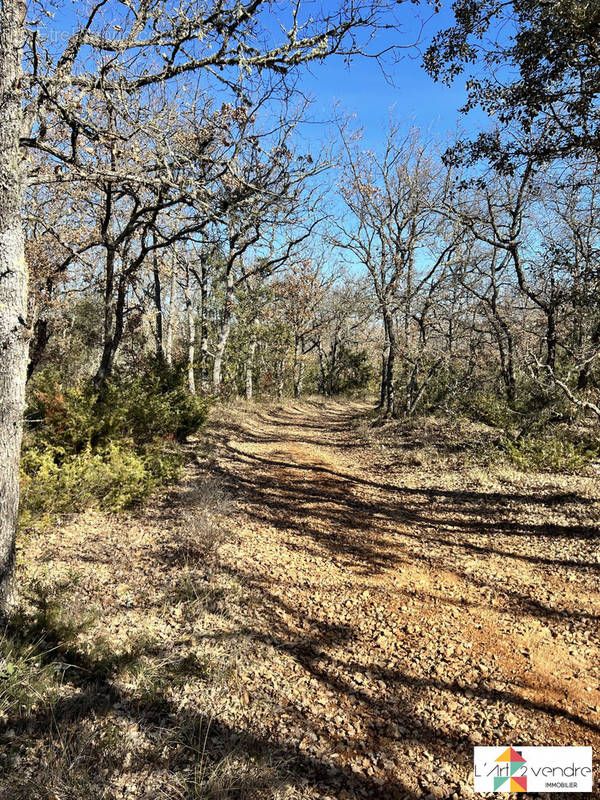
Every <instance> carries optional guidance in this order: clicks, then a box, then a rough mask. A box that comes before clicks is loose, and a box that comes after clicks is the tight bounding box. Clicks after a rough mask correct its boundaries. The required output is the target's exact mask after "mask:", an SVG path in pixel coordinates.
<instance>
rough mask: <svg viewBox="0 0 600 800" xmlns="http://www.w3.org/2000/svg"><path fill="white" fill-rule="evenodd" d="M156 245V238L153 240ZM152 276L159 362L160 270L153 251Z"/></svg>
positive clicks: (161, 355)
mask: <svg viewBox="0 0 600 800" xmlns="http://www.w3.org/2000/svg"><path fill="white" fill-rule="evenodd" d="M154 241H155V243H156V237H155V239H154ZM152 275H153V277H154V319H155V325H156V329H155V333H154V335H155V337H156V357H157V359H158V360H159V361H160V362H163V361H164V360H165V348H164V334H163V307H162V290H161V285H160V269H159V266H158V252H157V251H156V250H155V251H154V253H153V256H152Z"/></svg>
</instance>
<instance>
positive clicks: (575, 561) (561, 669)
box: [218, 402, 600, 798]
mask: <svg viewBox="0 0 600 800" xmlns="http://www.w3.org/2000/svg"><path fill="white" fill-rule="evenodd" d="M363 414H364V408H361V407H359V406H356V405H355V406H352V405H348V404H344V405H338V404H336V403H335V402H327V403H322V402H317V403H312V404H310V403H302V404H300V405H297V406H291V407H289V408H286V409H278V410H274V411H271V412H263V413H260V412H259V413H256V414H254V415H250V416H247V417H245V418H244V417H242V418H241V427H240V429H239V430H237V431H236V430H231V431H229V434H228V436H227V440H226V442H224V445H223V448H222V450H221V452H220V454H219V457H218V468H219V471H220V473H221V476H222V477H223V479H224V481H225V483H226V485H227V486H228V488H229V490H230V491H231V493H232V495H233V496H234V497H235V498H236V508H237V516H236V524H235V530H236V534H235V540H234V541H233V542H231V543H230V544H229V546H228V548H227V551H226V563H227V564H228V565H229V568H230V569H231V570H232V571H234V572H235V573H236V574H237V576H238V577H239V578H240V580H241V581H242V583H243V584H244V585H251V586H252V587H254V589H255V590H256V593H257V595H258V596H259V597H260V602H259V604H258V605H257V606H256V607H255V609H254V612H253V613H252V614H249V615H248V618H247V620H246V625H245V626H244V627H243V628H242V629H241V630H237V631H236V632H235V634H234V635H235V636H239V637H243V638H245V639H246V640H248V639H250V640H254V641H260V642H263V643H264V644H265V645H267V646H268V652H266V653H265V654H264V656H265V660H264V662H263V663H260V662H258V663H254V664H249V665H248V670H247V673H246V674H245V675H244V680H245V681H246V690H247V697H248V698H249V707H248V710H247V724H248V725H249V726H250V728H251V729H252V727H253V726H256V728H255V729H260V730H261V733H262V734H263V735H264V736H267V737H269V739H270V740H271V741H274V742H279V743H280V744H281V745H282V746H283V747H286V748H291V749H294V747H297V748H298V751H299V753H300V761H301V763H302V764H303V765H304V767H305V769H306V775H305V777H306V779H307V785H308V786H309V787H310V792H309V794H310V796H314V797H320V798H324V797H330V796H332V797H339V798H345V797H354V796H361V797H369V798H379V797H382V798H383V797H391V798H402V797H421V796H427V795H429V794H431V795H432V796H433V797H440V798H452V797H457V796H469V795H470V794H471V790H470V786H471V778H470V770H471V767H472V747H473V745H475V744H489V745H496V744H513V745H514V744H540V745H542V744H544V745H559V744H561V745H567V744H568V745H573V744H581V745H583V744H592V745H594V751H595V753H596V754H598V753H600V747H598V745H600V736H599V731H600V728H599V723H600V713H599V712H600V691H599V690H600V679H599V676H600V658H599V655H600V650H599V639H598V635H599V633H600V631H599V628H598V616H599V613H600V594H599V588H600V586H599V571H600V564H599V560H600V557H599V550H598V525H597V522H598V505H597V503H595V502H594V497H593V494H594V491H595V489H596V488H597V487H596V486H595V484H594V481H590V480H587V481H586V480H583V479H581V480H580V481H579V482H577V481H576V480H574V479H570V481H569V482H568V488H566V487H565V480H564V479H560V478H555V479H551V478H548V477H545V476H542V477H540V476H538V478H537V479H536V478H531V479H527V480H525V479H523V480H522V483H521V485H518V484H517V483H515V482H513V483H512V485H497V486H496V485H494V484H493V483H491V485H487V486H481V485H480V484H481V480H480V479H479V480H477V479H475V480H474V479H473V477H472V475H471V476H470V475H469V473H468V471H467V470H463V471H462V474H461V473H458V472H455V471H453V472H451V473H450V474H448V473H446V474H444V473H443V472H438V473H436V472H435V471H434V472H427V470H424V469H423V468H422V466H421V465H419V464H417V465H411V464H410V463H409V465H408V466H405V465H402V464H400V466H398V460H397V456H398V453H397V450H394V449H393V448H392V449H390V448H389V447H385V446H382V445H381V443H379V444H378V443H377V440H375V441H374V442H372V443H371V444H370V445H369V444H366V443H365V440H364V438H363V437H362V436H361V435H360V432H359V431H360V427H359V431H358V432H357V430H356V425H355V423H356V420H357V419H359V418H360V416H361V415H363ZM401 445H402V442H400V443H399V446H400V447H401ZM405 446H406V447H408V448H409V449H410V447H411V443H410V441H408V442H407V443H405ZM409 462H410V459H409ZM302 772H304V769H301V773H302ZM554 796H556V795H554Z"/></svg>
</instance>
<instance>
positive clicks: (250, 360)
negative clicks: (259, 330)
mask: <svg viewBox="0 0 600 800" xmlns="http://www.w3.org/2000/svg"><path fill="white" fill-rule="evenodd" d="M255 353H256V336H255V335H254V334H253V336H252V339H251V340H250V344H249V346H248V357H247V358H246V376H245V377H246V400H252V394H253V386H252V378H253V370H254V354H255Z"/></svg>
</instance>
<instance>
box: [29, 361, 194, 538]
mask: <svg viewBox="0 0 600 800" xmlns="http://www.w3.org/2000/svg"><path fill="white" fill-rule="evenodd" d="M207 413H208V401H207V400H206V399H205V398H198V397H195V396H192V395H190V394H189V393H188V392H187V391H186V389H185V384H184V376H183V373H182V371H181V370H179V369H166V368H162V367H158V368H154V369H149V370H147V371H146V372H144V373H142V374H140V375H135V376H129V375H117V376H116V377H115V378H114V379H113V380H111V381H109V382H108V383H107V384H106V386H104V387H103V388H102V390H101V391H98V390H97V389H96V388H95V387H94V386H93V384H92V383H91V381H86V382H82V383H80V384H77V385H74V386H70V387H68V388H64V389H63V387H62V386H61V385H60V384H59V383H58V382H57V381H56V375H55V374H53V373H52V372H46V373H41V374H40V375H38V376H37V378H36V380H35V382H34V384H33V385H32V386H31V387H30V390H29V403H28V408H27V414H26V421H27V424H26V430H25V435H24V440H23V452H22V459H21V483H22V501H21V513H22V517H21V520H22V523H23V524H25V525H27V524H31V523H32V522H34V521H35V520H36V519H39V518H41V517H44V516H47V517H52V515H56V514H64V513H72V512H75V511H80V510H82V509H85V508H98V509H103V510H111V511H112V510H120V509H123V508H127V507H128V506H132V505H134V504H136V503H139V502H140V501H141V500H143V499H144V498H146V497H147V496H148V495H149V494H150V493H151V492H152V491H153V490H154V489H155V488H156V487H157V486H159V485H161V484H164V483H169V482H172V481H174V480H176V479H177V478H178V476H179V472H180V468H181V466H182V464H183V463H184V460H185V458H184V451H183V450H182V448H181V447H180V446H179V444H178V443H180V442H183V441H184V440H185V438H186V437H187V436H188V435H189V434H191V433H193V432H194V431H196V430H197V429H198V428H199V427H200V426H201V425H202V423H203V422H204V421H205V419H206V416H207Z"/></svg>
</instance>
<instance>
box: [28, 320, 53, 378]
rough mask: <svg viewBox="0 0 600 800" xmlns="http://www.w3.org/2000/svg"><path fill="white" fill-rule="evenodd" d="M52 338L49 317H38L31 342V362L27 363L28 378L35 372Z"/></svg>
mask: <svg viewBox="0 0 600 800" xmlns="http://www.w3.org/2000/svg"><path fill="white" fill-rule="evenodd" d="M49 340H50V329H49V327H48V320H47V319H36V321H35V323H34V325H33V338H32V340H31V342H30V344H29V364H28V365H27V380H28V381H29V379H30V378H31V376H32V375H33V373H34V372H35V368H36V367H37V365H38V364H39V363H40V360H41V358H42V356H43V355H44V351H45V350H46V346H47V344H48V341H49Z"/></svg>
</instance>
